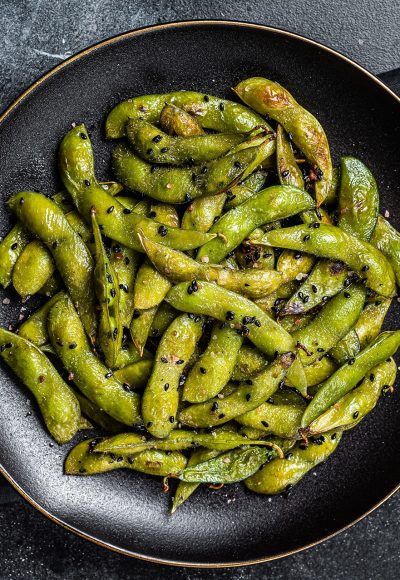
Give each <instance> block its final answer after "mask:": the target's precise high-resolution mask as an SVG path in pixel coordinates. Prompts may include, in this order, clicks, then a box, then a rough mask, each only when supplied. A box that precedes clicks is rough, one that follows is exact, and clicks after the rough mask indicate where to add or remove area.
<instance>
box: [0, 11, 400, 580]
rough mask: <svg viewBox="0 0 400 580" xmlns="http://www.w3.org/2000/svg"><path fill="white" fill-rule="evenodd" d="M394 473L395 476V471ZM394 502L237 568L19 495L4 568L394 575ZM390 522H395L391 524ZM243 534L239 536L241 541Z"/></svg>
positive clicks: (29, 572) (10, 513)
mask: <svg viewBox="0 0 400 580" xmlns="http://www.w3.org/2000/svg"><path fill="white" fill-rule="evenodd" d="M211 15H212V14H211ZM33 76H34V75H33ZM32 78H33V77H32ZM210 90H211V89H210ZM354 146H358V145H354ZM38 166H39V169H40V166H41V163H40V159H36V161H35V166H34V167H32V171H31V174H32V175H29V178H31V177H32V176H34V175H36V176H37V179H38V182H39V181H40V179H41V175H42V174H41V173H40V171H39V174H38V173H37V170H38ZM380 440H381V438H380V437H379V436H377V439H376V446H377V448H380V449H382V448H381V447H380ZM393 475H394V476H395V473H394V474H393ZM378 487H379V485H378ZM363 488H364V485H362V486H360V493H362V491H363ZM7 493H8V492H6V494H7ZM11 497H12V496H11ZM5 499H7V497H6V498H5ZM225 500H226V498H225ZM396 506H398V501H397V502H396V499H394V500H391V501H390V502H389V503H388V504H386V506H384V507H383V508H381V510H380V511H379V512H378V513H376V514H373V515H372V516H370V517H369V518H368V520H367V521H364V522H362V523H361V524H359V525H358V526H357V527H356V528H354V529H353V530H352V531H350V532H347V533H346V534H342V535H341V536H340V537H339V538H336V539H334V540H331V541H330V542H328V543H327V544H325V545H323V546H320V547H318V548H316V549H314V550H312V551H309V552H307V553H305V554H300V555H296V556H294V557H292V558H290V559H288V560H286V561H283V562H277V563H272V564H267V565H264V566H259V567H255V568H251V569H243V570H240V571H239V570H238V571H234V572H228V571H226V572H221V571H219V572H215V573H213V572H205V571H202V572H196V571H192V572H186V571H183V570H179V571H178V570H175V571H174V570H170V569H166V568H160V567H155V566H152V565H149V564H142V563H139V562H133V561H131V560H128V559H126V558H124V557H121V556H116V555H112V554H106V553H105V552H104V551H103V550H100V549H99V548H96V547H95V546H89V545H88V544H87V543H83V542H82V541H81V540H79V539H77V538H72V537H71V536H70V535H67V534H66V532H64V531H63V530H60V529H58V528H55V527H54V525H52V524H50V523H49V522H47V521H44V520H43V519H42V518H40V516H38V515H37V514H35V513H33V511H32V508H30V507H29V506H25V504H21V502H20V501H19V502H18V503H16V504H15V505H13V506H12V507H8V508H6V509H4V510H3V512H2V514H1V516H2V519H3V520H4V518H6V519H5V521H4V525H2V532H3V533H4V536H3V538H2V548H1V550H4V552H5V553H4V565H3V566H2V572H1V574H3V575H4V577H13V578H15V577H21V578H25V577H27V576H30V577H32V578H42V577H46V578H47V577H49V578H53V577H62V578H64V577H65V578H69V577H71V578H72V577H73V576H74V577H75V576H76V574H77V571H79V574H80V575H82V577H89V576H92V577H96V575H98V576H99V577H100V576H108V577H111V578H112V577H115V578H117V577H119V578H125V577H126V578H128V577H132V578H139V577H143V576H144V575H145V574H148V575H150V574H153V575H154V574H155V575H158V577H176V578H181V577H186V576H189V577H191V578H196V579H197V578H205V577H215V578H217V577H222V578H228V577H233V578H238V579H241V578H261V577H263V576H264V575H266V574H268V575H271V577H274V578H281V577H282V578H283V577H285V578H291V577H293V578H294V577H299V576H300V577H303V576H306V575H307V576H310V577H311V578H314V577H320V578H325V577H326V578H328V577H330V578H332V577H337V578H341V577H361V576H367V577H372V576H377V577H383V578H391V577H395V576H394V571H395V567H396V564H397V565H398V563H399V558H398V554H399V550H398V543H397V544H396V539H397V536H398V531H399V530H398V529H396V523H397V527H398V522H396ZM397 509H398V508H397ZM397 519H398V518H397ZM8 526H12V529H13V531H14V533H13V538H14V540H15V543H14V542H12V543H10V544H9V543H8V539H9V535H10V534H9V530H8ZM389 526H391V528H390V529H389ZM366 538H367V539H366ZM240 540H241V539H240V538H237V542H238V543H240ZM65 542H66V546H65V547H64V543H65ZM344 554H345V555H344ZM2 577H3V576H2Z"/></svg>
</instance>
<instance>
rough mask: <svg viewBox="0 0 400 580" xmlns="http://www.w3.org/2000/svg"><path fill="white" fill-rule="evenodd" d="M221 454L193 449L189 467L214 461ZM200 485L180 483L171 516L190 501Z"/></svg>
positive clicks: (209, 450) (210, 450) (188, 463)
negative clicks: (210, 460)
mask: <svg viewBox="0 0 400 580" xmlns="http://www.w3.org/2000/svg"><path fill="white" fill-rule="evenodd" d="M220 453H221V452H220V451H215V450H212V449H201V448H200V449H193V451H192V453H191V455H190V457H189V459H188V462H187V467H193V466H194V465H197V464H198V463H203V462H204V461H208V460H209V459H213V458H214V457H217V456H218V455H219V454H220ZM199 485H200V483H189V482H187V481H180V482H179V483H178V486H177V488H176V491H175V494H174V497H173V501H172V507H171V514H173V513H174V512H176V510H177V509H178V507H179V506H181V505H182V504H183V503H184V502H185V501H186V500H187V499H189V497H190V496H191V495H192V494H193V493H194V492H195V491H196V489H197V488H198V487H199Z"/></svg>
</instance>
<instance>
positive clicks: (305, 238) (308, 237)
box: [303, 234, 311, 242]
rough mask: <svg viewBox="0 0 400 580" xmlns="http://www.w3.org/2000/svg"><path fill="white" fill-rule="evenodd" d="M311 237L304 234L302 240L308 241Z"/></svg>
mask: <svg viewBox="0 0 400 580" xmlns="http://www.w3.org/2000/svg"><path fill="white" fill-rule="evenodd" d="M310 238H311V236H310V234H306V235H305V236H304V238H303V242H308V240H309V239H310Z"/></svg>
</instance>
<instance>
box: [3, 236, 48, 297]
mask: <svg viewBox="0 0 400 580" xmlns="http://www.w3.org/2000/svg"><path fill="white" fill-rule="evenodd" d="M54 270H55V264H54V261H53V258H52V257H51V254H49V252H48V251H47V249H46V246H44V245H43V244H42V242H40V241H39V240H33V241H32V242H30V243H29V244H28V245H27V246H26V248H24V250H23V251H22V253H21V254H20V256H19V257H18V259H17V261H16V263H15V266H14V269H13V272H12V283H13V286H14V288H15V290H16V291H17V292H18V294H19V295H20V296H22V298H27V297H28V296H32V295H33V294H36V292H38V291H39V290H40V288H42V286H43V285H44V283H45V282H46V281H47V280H48V279H49V278H50V276H51V275H52V274H53V272H54Z"/></svg>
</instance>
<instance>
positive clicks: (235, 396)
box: [179, 353, 294, 427]
mask: <svg viewBox="0 0 400 580" xmlns="http://www.w3.org/2000/svg"><path fill="white" fill-rule="evenodd" d="M293 360H294V355H293V353H286V354H283V355H281V356H280V357H279V358H278V359H277V360H276V361H274V362H273V363H271V364H270V365H268V366H267V367H266V369H265V370H263V371H261V372H260V373H259V374H258V375H256V376H255V377H253V378H252V379H248V380H246V381H243V383H242V384H240V386H239V387H238V388H237V389H236V390H234V391H233V392H232V393H231V394H229V395H224V397H223V398H219V397H216V398H215V399H211V400H210V401H207V402H206V403H198V404H196V405H190V406H189V407H186V408H185V409H182V410H181V412H180V413H179V421H180V422H181V423H183V424H184V425H189V426H190V427H213V426H215V425H222V424H223V423H226V422H227V421H230V420H231V419H234V418H235V417H238V416H239V415H243V413H247V412H248V411H252V410H253V409H256V408H257V407H258V406H259V405H261V404H262V403H264V401H266V400H267V399H268V398H269V397H270V396H271V395H273V394H274V392H275V391H276V389H277V388H278V386H279V384H280V382H281V381H283V379H284V378H285V376H286V373H287V371H288V369H289V368H290V366H291V364H292V363H293Z"/></svg>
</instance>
